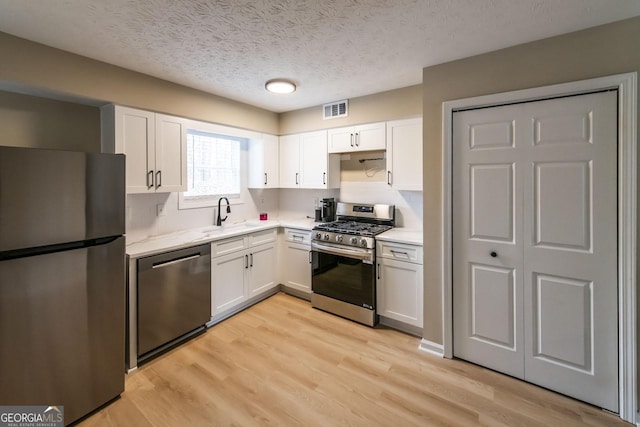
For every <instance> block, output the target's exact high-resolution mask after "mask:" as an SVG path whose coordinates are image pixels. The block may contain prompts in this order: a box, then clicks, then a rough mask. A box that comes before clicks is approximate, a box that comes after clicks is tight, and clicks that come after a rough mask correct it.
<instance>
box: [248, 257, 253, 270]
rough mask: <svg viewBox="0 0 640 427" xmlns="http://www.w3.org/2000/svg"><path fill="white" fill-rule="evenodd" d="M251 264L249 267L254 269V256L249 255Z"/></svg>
mask: <svg viewBox="0 0 640 427" xmlns="http://www.w3.org/2000/svg"><path fill="white" fill-rule="evenodd" d="M249 259H250V260H251V261H250V264H249V267H253V254H249Z"/></svg>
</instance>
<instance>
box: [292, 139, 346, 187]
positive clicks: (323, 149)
mask: <svg viewBox="0 0 640 427" xmlns="http://www.w3.org/2000/svg"><path fill="white" fill-rule="evenodd" d="M280 187H281V188H338V187H340V157H339V156H338V155H334V154H328V153H327V131H325V130H322V131H317V132H306V133H302V134H295V135H286V136H281V137H280Z"/></svg>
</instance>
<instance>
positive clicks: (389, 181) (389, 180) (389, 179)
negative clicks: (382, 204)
mask: <svg viewBox="0 0 640 427" xmlns="http://www.w3.org/2000/svg"><path fill="white" fill-rule="evenodd" d="M387 185H391V171H387Z"/></svg>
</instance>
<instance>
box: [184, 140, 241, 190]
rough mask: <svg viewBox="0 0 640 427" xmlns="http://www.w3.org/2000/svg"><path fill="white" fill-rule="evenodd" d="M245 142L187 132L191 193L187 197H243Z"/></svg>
mask: <svg viewBox="0 0 640 427" xmlns="http://www.w3.org/2000/svg"><path fill="white" fill-rule="evenodd" d="M241 144H242V139H241V138H236V137H232V136H225V135H218V134H214V133H208V132H202V131H196V130H191V129H190V130H188V131H187V191H186V192H185V193H184V194H183V197H184V198H204V197H214V196H228V197H239V195H240V183H241V180H240V151H241V148H242V146H241Z"/></svg>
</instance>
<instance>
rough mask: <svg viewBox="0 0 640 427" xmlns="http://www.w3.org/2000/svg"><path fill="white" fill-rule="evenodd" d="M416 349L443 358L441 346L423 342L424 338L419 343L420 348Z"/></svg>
mask: <svg viewBox="0 0 640 427" xmlns="http://www.w3.org/2000/svg"><path fill="white" fill-rule="evenodd" d="M418 349H420V350H422V351H426V352H427V353H431V354H433V355H436V356H438V357H444V346H443V345H442V344H438V343H435V342H433V341H429V340H425V339H424V338H423V339H422V340H421V341H420V346H419V347H418Z"/></svg>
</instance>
